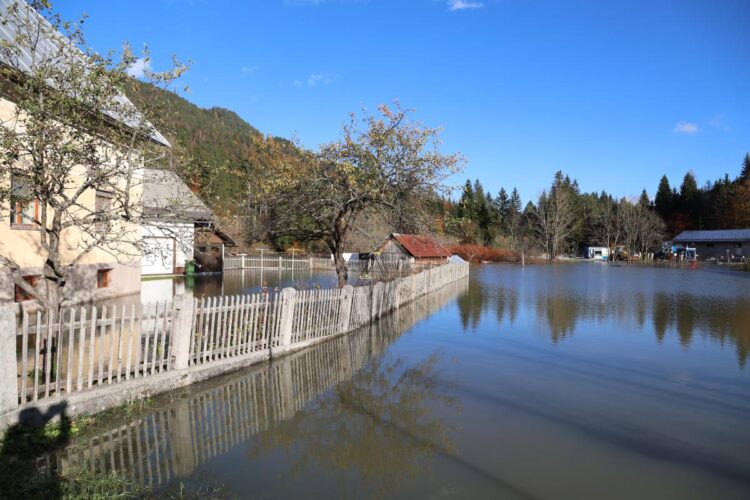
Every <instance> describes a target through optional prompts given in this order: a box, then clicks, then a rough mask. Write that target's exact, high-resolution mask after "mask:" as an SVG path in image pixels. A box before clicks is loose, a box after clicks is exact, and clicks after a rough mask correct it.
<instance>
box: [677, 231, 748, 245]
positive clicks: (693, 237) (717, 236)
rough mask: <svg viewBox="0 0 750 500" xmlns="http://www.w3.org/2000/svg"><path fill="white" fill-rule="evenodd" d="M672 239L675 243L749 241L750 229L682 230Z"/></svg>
mask: <svg viewBox="0 0 750 500" xmlns="http://www.w3.org/2000/svg"><path fill="white" fill-rule="evenodd" d="M672 241H673V242H675V243H695V242H698V241H701V242H702V241H707V242H711V241H750V229H715V230H705V231H683V232H681V233H680V234H678V235H677V236H676V237H675V238H674V239H673V240H672Z"/></svg>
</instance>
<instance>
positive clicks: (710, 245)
mask: <svg viewBox="0 0 750 500" xmlns="http://www.w3.org/2000/svg"><path fill="white" fill-rule="evenodd" d="M706 246H707V247H708V248H713V247H714V244H713V243H706Z"/></svg>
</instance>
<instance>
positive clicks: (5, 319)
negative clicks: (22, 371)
mask: <svg viewBox="0 0 750 500" xmlns="http://www.w3.org/2000/svg"><path fill="white" fill-rule="evenodd" d="M16 366H18V364H17V361H16V308H15V306H3V307H0V414H3V413H6V412H9V411H11V410H14V409H16V407H18V374H17V373H16Z"/></svg>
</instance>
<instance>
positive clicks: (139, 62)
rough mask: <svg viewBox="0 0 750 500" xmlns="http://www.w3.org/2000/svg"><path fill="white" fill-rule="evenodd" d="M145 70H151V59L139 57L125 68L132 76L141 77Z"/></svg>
mask: <svg viewBox="0 0 750 500" xmlns="http://www.w3.org/2000/svg"><path fill="white" fill-rule="evenodd" d="M147 71H151V60H150V59H145V58H140V59H136V61H135V62H134V63H133V64H131V65H130V67H129V68H128V69H127V73H128V75H130V76H132V77H133V78H143V77H144V75H145V74H146V72H147Z"/></svg>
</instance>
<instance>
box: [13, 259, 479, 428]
mask: <svg viewBox="0 0 750 500" xmlns="http://www.w3.org/2000/svg"><path fill="white" fill-rule="evenodd" d="M468 273H469V266H468V264H447V265H444V266H440V267H435V268H431V269H426V270H423V271H422V272H420V273H418V274H413V275H410V276H406V277H401V278H397V279H395V280H393V281H390V282H386V283H384V282H377V283H375V284H372V285H367V286H358V287H352V286H351V285H347V286H345V287H344V288H341V289H322V290H299V291H298V290H295V289H294V288H285V289H284V290H282V291H281V292H272V293H255V294H249V295H232V296H221V297H208V298H201V299H189V298H187V297H183V296H177V297H175V298H174V301H173V303H169V302H166V301H165V302H159V303H156V304H149V305H148V306H144V307H139V306H130V307H125V306H121V307H106V306H105V307H101V308H97V307H95V306H94V307H79V308H70V309H66V310H64V311H63V312H62V314H61V315H60V316H59V317H55V316H54V315H53V314H50V315H46V314H43V313H41V312H37V313H29V312H24V313H22V314H21V317H20V321H19V322H18V323H17V322H16V318H15V313H13V312H12V311H11V310H10V309H7V310H5V311H2V310H0V330H2V325H3V324H10V325H11V328H9V330H10V332H9V334H8V333H6V334H5V335H1V334H2V333H3V332H0V342H2V343H6V342H7V343H8V344H10V343H12V346H11V345H8V344H4V345H0V357H4V359H13V358H12V357H11V356H12V355H13V354H12V353H15V361H16V366H17V369H16V370H6V373H1V372H0V376H1V377H2V378H1V379H0V386H1V385H3V384H7V385H6V386H5V389H2V390H0V414H2V413H4V412H7V411H9V410H14V409H16V408H18V406H24V405H27V404H32V403H35V402H37V401H39V400H42V399H46V398H53V397H64V396H66V395H70V394H73V393H77V392H81V391H86V390H91V389H95V388H101V387H104V386H108V385H113V384H117V383H122V382H126V381H128V380H131V379H135V378H139V377H150V376H154V375H158V374H162V373H168V372H170V371H172V372H174V373H175V374H178V373H179V372H180V371H181V370H185V369H190V367H195V366H199V365H206V364H208V363H222V362H224V361H225V360H230V359H237V358H241V357H242V356H247V355H250V354H253V353H262V352H269V353H270V355H274V353H275V352H277V353H278V352H284V351H288V350H293V349H298V348H302V347H304V346H306V345H310V344H312V343H314V342H316V341H319V340H320V339H324V338H327V337H331V336H335V335H339V334H342V333H345V332H349V331H351V330H354V329H356V328H358V327H360V326H363V325H365V324H367V323H369V322H371V321H373V320H375V319H377V318H379V317H381V316H382V315H384V314H386V313H387V312H389V311H392V310H394V309H396V308H398V307H400V306H401V305H403V304H405V303H407V302H410V301H412V300H414V299H416V298H418V297H421V296H423V295H426V294H428V293H431V292H433V291H436V290H438V289H440V288H442V287H444V286H446V285H447V284H449V283H452V282H455V281H458V280H460V279H462V278H464V277H466V276H467V275H468ZM3 314H5V315H6V316H4V317H3V316H2V315H3ZM9 314H12V315H13V316H12V318H9V317H8V315H9ZM4 321H5V323H3V322H4ZM14 324H15V325H16V329H15V332H14V331H13V328H12V326H13V325H14ZM18 344H20V348H18V347H17V346H18ZM11 349H12V351H11ZM0 361H1V360H0ZM14 382H15V385H16V386H17V391H14V390H13V383H14Z"/></svg>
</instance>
